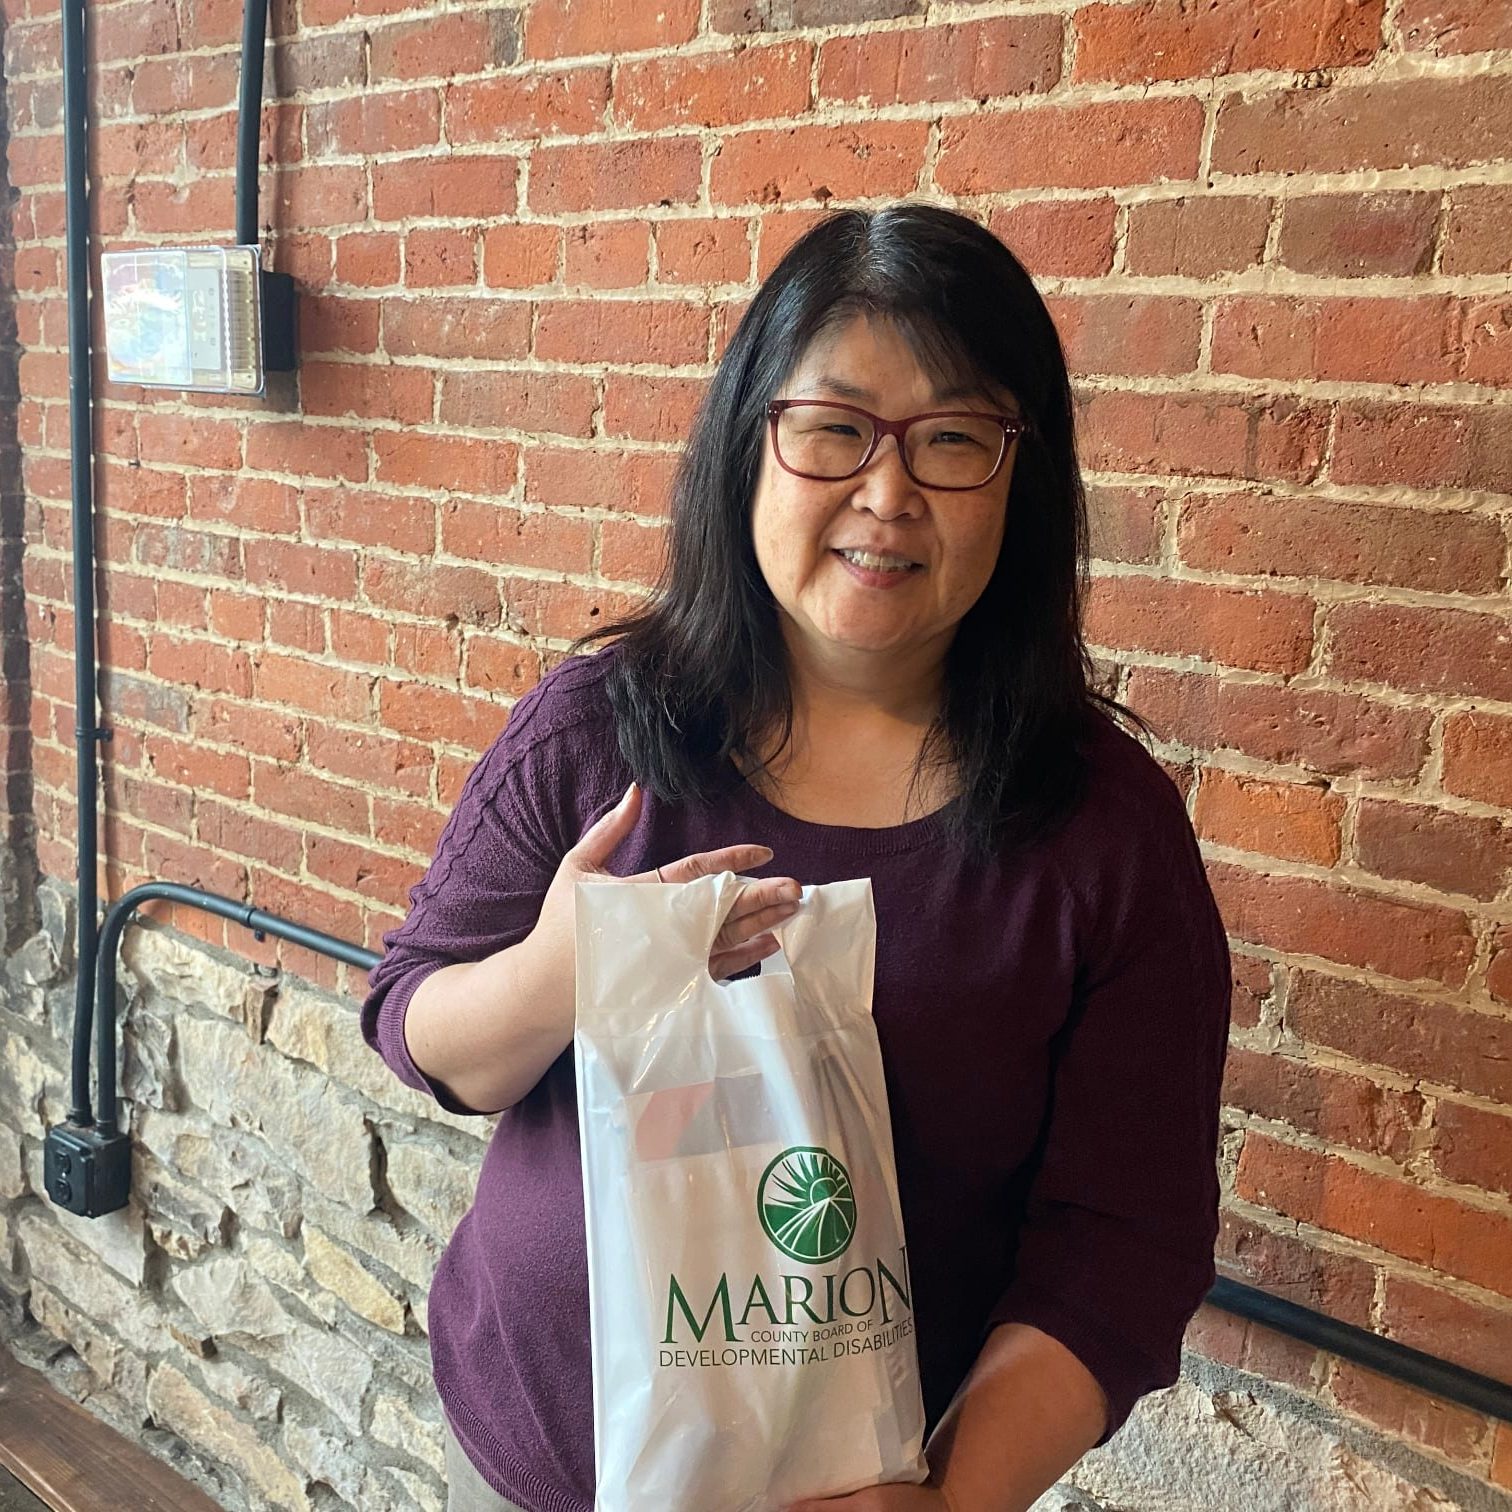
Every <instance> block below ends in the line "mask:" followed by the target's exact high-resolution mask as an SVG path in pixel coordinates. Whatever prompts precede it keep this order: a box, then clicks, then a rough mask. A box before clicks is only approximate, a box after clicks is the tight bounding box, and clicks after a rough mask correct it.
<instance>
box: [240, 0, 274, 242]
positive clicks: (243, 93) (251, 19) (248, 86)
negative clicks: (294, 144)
mask: <svg viewBox="0 0 1512 1512" xmlns="http://www.w3.org/2000/svg"><path fill="white" fill-rule="evenodd" d="M267 34H268V0H244V3H243V5H242V50H241V82H240V85H239V88H238V94H237V104H236V243H237V245H238V246H240V247H251V246H255V245H256V244H257V148H258V143H259V141H260V140H261V137H262V92H263V47H264V43H265V42H266V39H267Z"/></svg>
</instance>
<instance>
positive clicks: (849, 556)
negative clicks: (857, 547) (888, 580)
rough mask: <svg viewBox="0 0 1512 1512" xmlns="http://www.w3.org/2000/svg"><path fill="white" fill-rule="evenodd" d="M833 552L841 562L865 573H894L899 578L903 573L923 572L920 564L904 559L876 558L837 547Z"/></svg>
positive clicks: (868, 553)
mask: <svg viewBox="0 0 1512 1512" xmlns="http://www.w3.org/2000/svg"><path fill="white" fill-rule="evenodd" d="M833 550H834V553H835V555H836V556H837V557H839V558H840V559H841V560H842V561H846V562H849V563H850V564H851V566H853V567H860V568H861V569H862V570H863V571H865V572H896V573H898V574H899V575H900V576H901V575H903V574H905V573H909V572H922V571H923V570H924V568H923V564H922V563H920V562H910V561H909V560H908V559H907V558H906V557H895V556H876V555H873V554H872V553H871V552H869V551H846V550H844V549H843V548H841V547H838V546H837V547H834V548H833Z"/></svg>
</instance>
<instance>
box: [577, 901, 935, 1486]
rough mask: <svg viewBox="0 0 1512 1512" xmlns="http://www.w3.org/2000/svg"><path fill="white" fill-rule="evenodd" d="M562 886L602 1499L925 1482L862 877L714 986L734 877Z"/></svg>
mask: <svg viewBox="0 0 1512 1512" xmlns="http://www.w3.org/2000/svg"><path fill="white" fill-rule="evenodd" d="M748 880H749V879H746V878H741V877H737V876H736V875H735V874H734V873H731V872H723V873H720V874H719V875H717V876H711V877H701V878H699V879H698V880H697V881H694V882H687V883H680V884H662V883H655V882H652V883H638V882H632V883H626V882H580V883H578V884H577V887H576V913H577V917H576V948H577V1023H576V1032H575V1034H574V1042H573V1043H574V1060H575V1065H576V1071H577V1091H578V1120H579V1131H580V1134H581V1142H582V1160H583V1194H584V1212H585V1219H586V1226H587V1243H588V1282H589V1313H590V1322H591V1335H592V1355H593V1425H594V1435H595V1450H596V1493H595V1501H594V1507H595V1512H652V1509H655V1512H780V1509H782V1508H784V1507H786V1506H787V1505H788V1504H789V1503H790V1502H793V1501H795V1500H798V1499H799V1498H802V1497H809V1496H812V1497H821V1496H839V1495H843V1494H845V1493H847V1492H850V1491H855V1490H859V1489H860V1488H861V1487H863V1486H868V1485H876V1484H879V1483H881V1482H885V1481H906V1482H913V1483H918V1482H921V1481H923V1480H924V1479H925V1478H926V1476H927V1474H928V1466H927V1464H926V1462H925V1460H924V1456H923V1434H924V1409H923V1401H922V1397H921V1394H920V1387H919V1372H918V1359H917V1350H916V1344H915V1339H914V1320H913V1303H912V1284H911V1281H910V1279H909V1272H908V1251H907V1245H906V1241H905V1237H904V1233H903V1221H902V1213H901V1208H900V1205H899V1201H898V1193H897V1174H896V1168H895V1166H894V1160H893V1146H892V1128H891V1124H890V1123H889V1120H888V1110H887V1090H886V1084H885V1081H884V1079H883V1071H882V1057H881V1051H880V1048H879V1046H878V1042H877V1032H876V1026H875V1025H874V1023H873V1022H872V1016H871V1001H872V982H873V974H874V968H875V955H876V914H875V910H874V907H873V903H872V893H871V883H870V881H869V880H865V879H862V880H858V881H846V882H833V883H828V884H825V885H823V886H818V887H808V888H805V889H804V891H803V896H802V901H801V904H800V907H799V910H798V912H797V913H796V914H795V915H793V916H792V917H791V918H789V919H788V920H787V921H786V922H784V923H783V924H781V925H779V926H778V927H777V929H776V930H775V931H774V933H775V934H776V935H777V937H778V939H779V941H780V942H781V944H782V949H781V950H780V951H779V952H778V953H777V954H776V955H775V956H771V957H768V958H767V960H765V961H764V962H763V963H762V970H761V974H760V975H759V976H756V977H751V978H748V979H746V980H743V981H726V982H716V981H714V979H713V978H712V977H711V976H710V975H709V970H708V959H709V951H710V949H711V947H712V945H713V942H714V937H715V935H716V934H717V932H718V930H719V928H720V925H721V924H722V923H723V921H724V918H725V916H726V914H727V913H728V912H729V910H730V908H731V907H732V906H733V905H734V902H735V899H736V896H737V894H738V892H739V890H740V888H741V886H742V885H743V884H744V883H745V882H746V881H748Z"/></svg>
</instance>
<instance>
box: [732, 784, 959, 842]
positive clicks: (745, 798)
mask: <svg viewBox="0 0 1512 1512" xmlns="http://www.w3.org/2000/svg"><path fill="white" fill-rule="evenodd" d="M726 766H727V769H728V773H729V781H730V783H731V785H732V791H733V793H734V796H735V799H736V801H737V802H738V803H739V804H740V805H741V806H742V807H743V808H744V809H745V810H746V811H747V813H748V814H749V815H750V816H751V818H752V819H753V820H755V821H757V822H758V823H759V824H760V825H761V826H762V829H761V831H759V832H758V834H759V835H769V836H771V837H772V838H773V839H779V838H780V839H785V840H789V841H792V842H793V843H794V844H796V845H798V846H800V847H808V848H817V849H820V850H826V851H832V852H838V853H841V854H845V855H853V856H881V855H895V854H897V853H898V852H900V851H910V850H918V849H919V848H921V847H922V846H925V845H931V844H943V843H944V841H945V821H946V818H947V816H948V815H949V814H950V813H951V812H952V810H954V809H955V808H956V807H957V805H959V804H961V803H963V802H964V801H965V799H964V796H963V795H961V794H957V795H956V796H955V797H954V798H952V799H951V800H950V801H949V802H948V803H946V804H944V805H942V806H941V807H940V808H937V809H935V810H934V811H933V812H932V813H929V814H924V815H921V816H920V817H919V818H917V819H910V820H908V821H907V822H906V823H904V824H888V825H882V826H879V827H876V828H872V827H869V826H860V825H852V824H821V823H819V822H818V821H817V820H813V819H800V818H798V816H797V815H796V814H790V813H788V811H787V810H786V809H781V808H778V807H777V805H776V804H775V803H773V802H772V801H771V800H770V799H769V798H767V797H765V796H764V795H763V794H761V793H759V792H758V791H757V790H756V789H755V787H753V786H752V785H751V783H750V781H749V780H748V779H747V778H746V777H745V776H744V775H743V774H742V773H741V772H740V770H739V769H738V768H737V767H736V765H735V763H734V762H733V761H731V762H727V763H726ZM758 834H753V835H752V836H751V838H752V840H753V841H757V842H758V843H763V844H764V843H766V842H765V841H764V840H759V839H758ZM772 849H773V850H774V851H777V854H778V856H779V857H780V856H781V851H780V850H778V847H777V846H776V845H773V847H772Z"/></svg>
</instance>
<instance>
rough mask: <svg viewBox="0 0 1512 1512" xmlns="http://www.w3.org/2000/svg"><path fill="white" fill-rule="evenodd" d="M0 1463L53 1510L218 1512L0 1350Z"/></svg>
mask: <svg viewBox="0 0 1512 1512" xmlns="http://www.w3.org/2000/svg"><path fill="white" fill-rule="evenodd" d="M0 1465H4V1466H5V1468H6V1469H7V1470H9V1471H10V1473H11V1474H12V1475H14V1476H15V1477H16V1479H17V1480H19V1481H20V1482H21V1484H22V1485H23V1486H25V1487H26V1488H27V1489H28V1490H29V1491H30V1492H31V1493H32V1494H33V1495H34V1496H38V1497H40V1498H41V1499H42V1500H43V1501H44V1502H46V1503H47V1505H48V1506H49V1507H51V1508H52V1509H53V1512H126V1509H130V1512H221V1509H220V1505H219V1503H217V1502H214V1501H212V1500H211V1499H210V1498H209V1497H208V1496H206V1495H205V1493H204V1492H203V1491H201V1490H200V1489H199V1487H198V1486H196V1485H194V1484H192V1483H191V1482H189V1481H186V1480H185V1479H184V1478H183V1476H181V1475H178V1474H176V1473H175V1472H174V1471H173V1470H172V1469H171V1468H170V1467H169V1466H167V1465H165V1464H164V1463H163V1462H162V1460H160V1459H157V1458H155V1457H154V1456H153V1455H151V1454H149V1453H148V1452H147V1451H146V1450H145V1449H144V1448H142V1446H141V1445H140V1444H134V1443H132V1441H131V1440H130V1439H128V1438H125V1437H123V1436H122V1435H121V1434H119V1433H117V1432H116V1430H115V1429H114V1428H112V1427H111V1426H110V1425H109V1424H108V1423H104V1422H101V1420H100V1419H99V1418H97V1417H95V1415H94V1414H93V1413H92V1412H90V1411H88V1410H87V1409H86V1408H84V1407H81V1406H80V1405H79V1404H78V1403H77V1402H75V1401H74V1400H73V1399H72V1398H71V1397H66V1396H64V1395H63V1393H62V1392H61V1391H59V1390H58V1389H57V1388H56V1387H55V1386H53V1385H52V1384H51V1382H49V1381H48V1379H47V1377H46V1376H44V1375H41V1374H40V1373H38V1372H37V1371H35V1370H31V1369H29V1368H28V1367H27V1366H25V1365H22V1364H21V1362H20V1361H19V1360H17V1359H16V1358H15V1357H14V1356H12V1355H11V1354H10V1353H9V1352H8V1351H7V1350H6V1349H5V1347H4V1345H3V1344H0Z"/></svg>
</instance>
